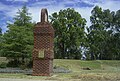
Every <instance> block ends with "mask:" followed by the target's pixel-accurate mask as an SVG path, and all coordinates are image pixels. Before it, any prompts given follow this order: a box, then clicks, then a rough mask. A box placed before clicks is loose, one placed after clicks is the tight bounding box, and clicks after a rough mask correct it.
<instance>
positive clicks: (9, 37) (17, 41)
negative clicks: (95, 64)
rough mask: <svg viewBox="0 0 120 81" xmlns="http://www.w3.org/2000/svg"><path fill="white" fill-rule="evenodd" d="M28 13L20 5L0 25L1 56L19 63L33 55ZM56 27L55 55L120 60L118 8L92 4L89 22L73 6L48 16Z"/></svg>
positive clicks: (30, 22) (57, 56)
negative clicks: (3, 30) (5, 22)
mask: <svg viewBox="0 0 120 81" xmlns="http://www.w3.org/2000/svg"><path fill="white" fill-rule="evenodd" d="M30 15H31V14H30V13H28V8H27V7H26V6H23V7H22V8H21V9H19V10H18V12H17V13H16V16H15V17H14V18H13V20H14V22H13V23H12V24H11V23H8V24H7V28H8V30H7V31H6V32H4V33H2V29H1V28H0V56H5V57H7V58H8V59H10V60H11V62H13V61H16V62H20V63H21V64H23V63H25V62H26V58H29V59H32V50H33V41H34V39H33V28H34V25H35V23H34V22H32V18H31V16H30ZM49 18H50V23H51V24H52V26H53V27H54V29H55V37H54V55H55V58H57V59H81V57H82V56H85V58H86V59H87V60H97V59H99V60H120V10H117V11H110V10H109V9H106V10H104V9H102V8H101V7H99V6H95V7H94V8H93V10H92V11H91V16H90V22H91V26H89V27H88V26H86V23H87V21H86V19H85V18H83V17H82V16H81V15H80V13H78V12H77V11H75V10H74V9H73V8H68V9H63V10H60V11H59V12H54V13H53V14H51V15H50V16H49Z"/></svg>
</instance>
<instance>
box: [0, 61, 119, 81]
mask: <svg viewBox="0 0 120 81" xmlns="http://www.w3.org/2000/svg"><path fill="white" fill-rule="evenodd" d="M0 60H1V59H0ZM2 61H3V60H2ZM0 62H1V61H0ZM4 62H5V61H4ZM53 64H54V66H60V67H64V68H67V69H69V70H71V71H72V72H71V73H54V74H53V76H51V77H45V76H31V75H25V74H21V73H19V74H14V73H12V74H9V73H0V78H27V79H39V80H59V81H120V61H119V60H95V61H82V60H67V59H55V60H54V63H53ZM83 68H90V69H91V70H83Z"/></svg>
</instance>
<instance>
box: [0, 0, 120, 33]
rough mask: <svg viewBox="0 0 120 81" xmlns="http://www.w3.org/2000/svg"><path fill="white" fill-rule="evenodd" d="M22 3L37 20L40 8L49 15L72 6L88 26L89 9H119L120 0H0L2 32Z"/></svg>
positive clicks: (33, 18) (34, 19)
mask: <svg viewBox="0 0 120 81" xmlns="http://www.w3.org/2000/svg"><path fill="white" fill-rule="evenodd" d="M24 4H26V5H27V7H28V9H29V12H30V13H32V15H31V17H32V21H36V22H38V21H39V20H40V18H39V17H40V10H41V9H42V8H47V10H48V14H49V15H51V14H52V13H54V12H59V10H61V9H67V8H74V9H75V10H76V11H77V12H79V13H80V14H81V16H82V17H83V18H85V19H86V20H87V26H90V21H89V17H90V15H91V10H92V9H93V8H94V7H95V6H96V5H98V6H100V7H102V9H110V10H111V11H117V10H119V9H120V0H0V27H1V28H2V30H3V32H5V31H6V30H7V28H6V23H10V22H12V21H13V17H15V15H16V12H17V11H18V9H21V7H22V6H23V5H24Z"/></svg>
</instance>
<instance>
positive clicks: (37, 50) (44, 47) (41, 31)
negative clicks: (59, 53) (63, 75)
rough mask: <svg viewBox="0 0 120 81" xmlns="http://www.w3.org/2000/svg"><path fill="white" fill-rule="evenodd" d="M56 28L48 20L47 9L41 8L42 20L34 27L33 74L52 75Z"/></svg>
mask: <svg viewBox="0 0 120 81" xmlns="http://www.w3.org/2000/svg"><path fill="white" fill-rule="evenodd" d="M53 39H54V29H53V27H52V26H51V24H50V23H49V22H48V12H47V9H42V10H41V22H38V23H37V24H36V25H35V27H34V49H33V75H36V76H50V75H51V73H52V71H53V58H54V52H53Z"/></svg>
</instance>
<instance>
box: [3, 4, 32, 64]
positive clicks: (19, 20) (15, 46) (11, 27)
mask: <svg viewBox="0 0 120 81" xmlns="http://www.w3.org/2000/svg"><path fill="white" fill-rule="evenodd" d="M31 19H32V18H31V17H30V13H28V9H27V7H26V6H23V7H22V9H20V10H19V11H18V12H17V15H16V16H15V17H14V23H13V24H8V26H7V27H8V31H7V32H6V33H5V34H4V56H6V57H7V58H10V59H11V58H12V59H14V61H16V62H17V61H20V62H21V63H22V64H24V62H25V58H30V57H31V54H32V48H33V25H34V24H33V23H32V22H31ZM20 59H22V60H20ZM16 65H18V63H16Z"/></svg>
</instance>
